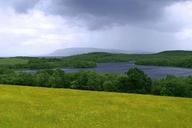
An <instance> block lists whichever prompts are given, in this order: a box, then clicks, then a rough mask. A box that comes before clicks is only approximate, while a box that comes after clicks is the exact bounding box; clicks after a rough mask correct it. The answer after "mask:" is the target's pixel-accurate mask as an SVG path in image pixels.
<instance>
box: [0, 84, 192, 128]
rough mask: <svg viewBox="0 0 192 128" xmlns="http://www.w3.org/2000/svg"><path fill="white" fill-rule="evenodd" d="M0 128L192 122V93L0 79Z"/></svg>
mask: <svg viewBox="0 0 192 128" xmlns="http://www.w3.org/2000/svg"><path fill="white" fill-rule="evenodd" d="M0 94H1V96H0V128H192V99H189V98H175V97H159V96H151V95H139V94H124V93H110V92H93V91H78V90H70V89H50V88H39V87H23V86H13V85H6V86H5V85H0Z"/></svg>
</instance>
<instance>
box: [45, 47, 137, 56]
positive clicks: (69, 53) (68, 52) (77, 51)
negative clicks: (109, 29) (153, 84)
mask: <svg viewBox="0 0 192 128" xmlns="http://www.w3.org/2000/svg"><path fill="white" fill-rule="evenodd" d="M92 52H106V53H124V54H130V53H133V52H129V51H124V50H118V49H100V48H66V49H59V50H56V51H55V52H53V53H51V54H49V55H48V56H72V55H79V54H86V53H92Z"/></svg>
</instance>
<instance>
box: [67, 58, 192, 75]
mask: <svg viewBox="0 0 192 128" xmlns="http://www.w3.org/2000/svg"><path fill="white" fill-rule="evenodd" d="M133 67H137V68H139V69H141V70H143V71H144V72H145V73H146V74H147V75H148V76H150V77H151V78H152V79H160V78H163V77H165V76H167V75H175V76H188V75H192V69H188V68H176V67H164V66H144V65H135V64H132V63H129V62H118V63H98V64H97V67H95V68H65V69H63V70H64V71H65V72H78V71H80V70H94V71H96V72H98V73H110V72H111V73H124V72H126V71H128V69H130V68H133Z"/></svg>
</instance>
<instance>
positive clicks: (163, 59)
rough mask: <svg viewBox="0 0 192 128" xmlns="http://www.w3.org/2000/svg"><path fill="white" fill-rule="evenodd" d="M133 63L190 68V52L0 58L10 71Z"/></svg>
mask: <svg viewBox="0 0 192 128" xmlns="http://www.w3.org/2000/svg"><path fill="white" fill-rule="evenodd" d="M129 61H132V62H135V63H136V64H140V65H157V66H173V67H186V68H191V67H192V52H190V51H166V52H161V53H157V54H111V53H89V54H83V55H76V56H70V57H14V58H0V66H1V67H8V68H12V69H23V68H25V69H53V68H66V67H69V68H88V67H96V66H97V63H105V62H129Z"/></svg>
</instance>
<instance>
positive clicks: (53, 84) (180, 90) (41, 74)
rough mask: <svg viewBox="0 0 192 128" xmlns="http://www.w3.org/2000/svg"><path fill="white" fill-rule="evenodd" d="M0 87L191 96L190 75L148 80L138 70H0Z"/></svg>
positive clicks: (191, 80) (191, 84)
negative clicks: (4, 85)
mask: <svg viewBox="0 0 192 128" xmlns="http://www.w3.org/2000/svg"><path fill="white" fill-rule="evenodd" d="M0 84H10V85H24V86H25V85H27V86H38V87H50V88H71V89H81V90H94V91H110V92H125V93H139V94H154V95H162V96H178V97H192V76H189V77H183V78H182V77H175V76H167V77H166V78H164V79H160V80H152V79H151V78H150V77H148V76H147V75H146V74H145V73H144V72H143V71H141V70H139V69H138V68H132V69H129V70H128V72H126V73H124V74H113V73H104V74H99V73H96V72H95V71H80V72H75V73H65V72H64V71H63V70H60V69H56V70H40V71H37V72H35V73H30V72H19V71H15V70H12V69H9V68H0Z"/></svg>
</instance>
